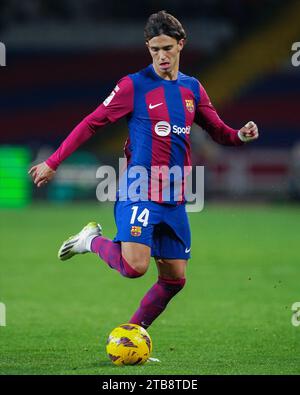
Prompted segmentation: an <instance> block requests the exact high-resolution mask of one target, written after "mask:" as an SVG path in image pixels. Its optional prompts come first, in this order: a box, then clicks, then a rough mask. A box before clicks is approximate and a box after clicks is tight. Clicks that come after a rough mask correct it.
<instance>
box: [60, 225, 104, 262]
mask: <svg viewBox="0 0 300 395" xmlns="http://www.w3.org/2000/svg"><path fill="white" fill-rule="evenodd" d="M96 236H102V228H101V225H99V224H97V223H96V222H89V223H88V224H87V225H86V226H85V227H84V228H83V229H82V230H81V231H80V232H79V233H77V235H74V236H71V237H69V238H68V239H67V240H65V241H64V242H63V244H62V246H61V247H60V249H59V251H58V254H57V256H58V258H59V259H60V260H61V261H66V260H67V259H70V258H72V256H74V255H77V254H85V253H86V252H90V249H89V246H90V243H91V241H92V239H93V238H94V237H96Z"/></svg>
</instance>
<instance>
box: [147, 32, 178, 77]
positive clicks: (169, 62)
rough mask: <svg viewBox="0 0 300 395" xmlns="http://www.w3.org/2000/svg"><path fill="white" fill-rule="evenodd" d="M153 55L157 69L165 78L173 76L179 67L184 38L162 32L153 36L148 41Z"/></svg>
mask: <svg viewBox="0 0 300 395" xmlns="http://www.w3.org/2000/svg"><path fill="white" fill-rule="evenodd" d="M146 45H147V47H148V49H149V52H150V55H151V56H152V60H153V66H154V69H155V71H156V72H157V73H158V74H159V75H160V76H161V77H163V78H166V77H167V76H172V75H173V74H174V73H176V72H177V71H178V68H179V55H180V52H181V50H182V48H183V45H184V40H180V41H177V40H176V39H175V38H173V37H170V36H166V35H165V34H162V35H160V36H156V37H153V38H151V40H149V41H147V43H146Z"/></svg>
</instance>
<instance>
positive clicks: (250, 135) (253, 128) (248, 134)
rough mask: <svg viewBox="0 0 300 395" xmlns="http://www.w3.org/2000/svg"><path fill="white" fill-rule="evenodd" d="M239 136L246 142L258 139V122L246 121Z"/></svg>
mask: <svg viewBox="0 0 300 395" xmlns="http://www.w3.org/2000/svg"><path fill="white" fill-rule="evenodd" d="M238 136H239V138H240V139H241V140H242V141H243V142H244V143H248V142H250V141H253V140H256V139H258V136H259V134H258V127H257V125H256V123H254V122H253V121H249V122H248V123H246V125H245V126H244V127H242V129H240V130H239V132H238Z"/></svg>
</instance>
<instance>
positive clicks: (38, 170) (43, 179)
mask: <svg viewBox="0 0 300 395" xmlns="http://www.w3.org/2000/svg"><path fill="white" fill-rule="evenodd" d="M28 174H30V175H31V177H32V179H33V182H34V183H35V185H36V186H37V187H38V188H39V187H41V186H42V185H45V184H47V183H48V181H50V180H52V178H53V177H54V174H55V170H52V169H51V167H49V166H48V165H47V164H46V162H42V163H39V164H38V165H35V166H32V168H31V169H30V170H29V172H28Z"/></svg>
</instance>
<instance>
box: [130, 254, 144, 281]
mask: <svg viewBox="0 0 300 395" xmlns="http://www.w3.org/2000/svg"><path fill="white" fill-rule="evenodd" d="M127 262H128V264H129V265H130V267H131V269H133V270H132V271H131V275H130V277H131V278H136V277H142V276H143V275H144V274H145V273H146V272H147V270H148V266H149V259H148V258H131V259H130V260H128V261H127Z"/></svg>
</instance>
